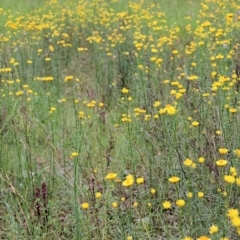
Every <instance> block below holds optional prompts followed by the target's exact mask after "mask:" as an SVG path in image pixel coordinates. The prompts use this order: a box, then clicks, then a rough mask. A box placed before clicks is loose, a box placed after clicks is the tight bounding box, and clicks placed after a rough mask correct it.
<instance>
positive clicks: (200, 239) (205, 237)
mask: <svg viewBox="0 0 240 240" xmlns="http://www.w3.org/2000/svg"><path fill="white" fill-rule="evenodd" d="M197 240H211V238H209V237H207V236H201V237H199V238H197Z"/></svg>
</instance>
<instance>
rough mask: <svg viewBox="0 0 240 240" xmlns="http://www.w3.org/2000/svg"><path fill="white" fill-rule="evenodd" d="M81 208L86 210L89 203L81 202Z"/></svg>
mask: <svg viewBox="0 0 240 240" xmlns="http://www.w3.org/2000/svg"><path fill="white" fill-rule="evenodd" d="M81 206H82V208H83V209H85V210H87V209H88V208H89V204H88V203H87V202H84V203H82V205H81Z"/></svg>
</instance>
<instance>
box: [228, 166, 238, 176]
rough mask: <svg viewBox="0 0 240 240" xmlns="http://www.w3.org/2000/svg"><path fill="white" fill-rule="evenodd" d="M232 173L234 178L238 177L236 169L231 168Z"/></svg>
mask: <svg viewBox="0 0 240 240" xmlns="http://www.w3.org/2000/svg"><path fill="white" fill-rule="evenodd" d="M230 173H231V175H232V176H234V177H236V176H237V169H236V168H235V167H230Z"/></svg>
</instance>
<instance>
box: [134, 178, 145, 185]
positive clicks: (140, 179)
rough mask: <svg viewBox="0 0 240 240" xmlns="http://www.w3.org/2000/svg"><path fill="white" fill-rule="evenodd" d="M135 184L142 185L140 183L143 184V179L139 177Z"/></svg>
mask: <svg viewBox="0 0 240 240" xmlns="http://www.w3.org/2000/svg"><path fill="white" fill-rule="evenodd" d="M136 182H137V184H142V183H144V178H143V177H139V178H137V180H136Z"/></svg>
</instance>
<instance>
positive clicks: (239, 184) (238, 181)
mask: <svg viewBox="0 0 240 240" xmlns="http://www.w3.org/2000/svg"><path fill="white" fill-rule="evenodd" d="M236 184H237V185H238V186H240V177H237V178H236Z"/></svg>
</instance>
